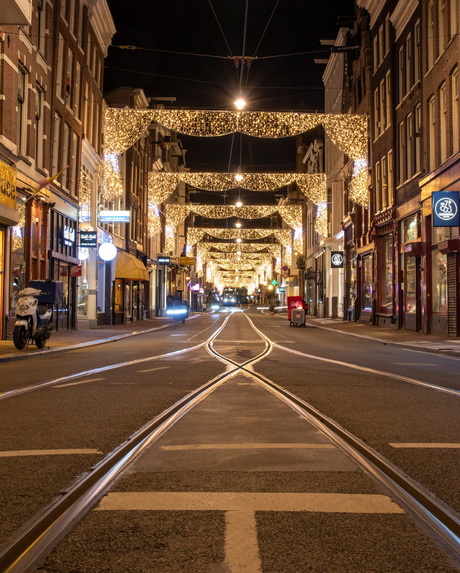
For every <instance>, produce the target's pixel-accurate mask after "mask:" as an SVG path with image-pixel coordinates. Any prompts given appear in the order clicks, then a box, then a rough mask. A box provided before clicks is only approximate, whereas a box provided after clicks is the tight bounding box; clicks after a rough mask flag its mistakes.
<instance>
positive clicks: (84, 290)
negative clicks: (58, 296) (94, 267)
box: [77, 261, 88, 316]
mask: <svg viewBox="0 0 460 573" xmlns="http://www.w3.org/2000/svg"><path fill="white" fill-rule="evenodd" d="M80 265H81V277H79V279H78V282H79V285H78V303H77V314H78V316H87V315H88V261H80Z"/></svg>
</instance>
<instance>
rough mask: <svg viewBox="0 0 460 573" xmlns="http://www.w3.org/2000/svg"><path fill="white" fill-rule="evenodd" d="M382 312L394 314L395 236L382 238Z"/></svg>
mask: <svg viewBox="0 0 460 573" xmlns="http://www.w3.org/2000/svg"><path fill="white" fill-rule="evenodd" d="M380 285H381V286H380V289H381V306H382V310H384V311H385V312H387V313H388V314H392V313H393V235H385V236H384V237H382V264H381V266H380Z"/></svg>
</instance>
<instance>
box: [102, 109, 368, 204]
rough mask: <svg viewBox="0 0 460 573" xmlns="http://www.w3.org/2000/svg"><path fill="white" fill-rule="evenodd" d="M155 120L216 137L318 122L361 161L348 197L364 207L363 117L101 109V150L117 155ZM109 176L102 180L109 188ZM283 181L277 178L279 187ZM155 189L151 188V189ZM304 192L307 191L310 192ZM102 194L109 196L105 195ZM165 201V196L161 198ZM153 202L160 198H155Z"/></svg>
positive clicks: (299, 128) (293, 131)
mask: <svg viewBox="0 0 460 573" xmlns="http://www.w3.org/2000/svg"><path fill="white" fill-rule="evenodd" d="M152 121H155V122H157V123H158V124H160V125H163V126H164V127H166V128H167V129H171V130H173V131H176V132H178V133H183V134H186V135H192V136H196V137H215V136H220V135H227V134H231V133H235V132H240V133H245V134H247V135H251V136H254V137H264V138H279V137H291V136H294V135H298V134H300V133H304V132H306V131H308V130H310V129H312V128H314V127H316V126H317V125H320V124H322V125H323V126H324V129H325V131H326V133H327V134H328V136H329V137H330V138H331V140H332V141H333V142H334V143H335V144H336V145H337V146H338V147H339V149H340V150H341V151H343V153H345V154H347V155H348V156H349V157H350V158H351V159H353V160H354V161H355V162H358V163H359V164H360V166H359V167H358V169H356V167H355V170H354V177H358V176H360V182H359V183H358V185H357V186H353V185H352V186H351V189H350V199H351V200H352V201H355V202H356V203H358V204H362V205H365V206H367V204H368V193H367V192H364V191H363V189H362V182H363V181H364V179H366V177H365V175H364V174H363V170H364V169H365V170H366V171H367V167H366V168H364V167H363V165H364V163H365V162H366V161H367V143H368V118H367V116H364V115H351V114H311V113H298V112H255V111H207V110H159V109H154V110H135V109H130V108H124V109H119V108H106V111H105V132H104V136H105V152H106V153H113V154H117V155H119V154H121V153H123V152H124V151H126V150H127V149H128V148H129V147H131V146H132V145H133V144H134V143H135V142H136V141H137V139H139V138H140V137H141V136H142V134H143V133H144V132H145V131H146V129H147V128H148V126H149V124H150V123H151V122H152ZM112 184H113V181H110V183H106V184H105V190H108V192H109V193H112V194H115V196H117V195H116V193H117V192H118V191H117V189H114V190H112V191H110V186H111V185H112ZM283 185H285V183H281V185H280V186H283ZM157 192H158V193H160V191H159V190H155V193H157ZM302 192H303V193H305V194H306V195H307V196H308V197H309V198H310V199H311V200H312V201H313V202H314V203H320V202H322V201H324V200H325V197H324V196H321V194H317V196H316V197H313V196H312V195H311V194H307V193H306V192H305V190H304V189H302ZM309 193H312V192H311V191H310V192H309ZM105 198H106V199H107V198H108V196H107V197H105ZM163 200H164V199H163ZM153 202H154V203H157V204H158V203H161V202H162V201H160V200H154V201H153Z"/></svg>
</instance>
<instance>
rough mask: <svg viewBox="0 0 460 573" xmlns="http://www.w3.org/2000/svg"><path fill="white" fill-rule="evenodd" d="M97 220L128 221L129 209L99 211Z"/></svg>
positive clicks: (106, 221)
mask: <svg viewBox="0 0 460 573" xmlns="http://www.w3.org/2000/svg"><path fill="white" fill-rule="evenodd" d="M99 221H100V222H101V223H129V221H130V212H129V211H100V213H99Z"/></svg>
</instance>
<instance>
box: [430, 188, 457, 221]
mask: <svg viewBox="0 0 460 573" xmlns="http://www.w3.org/2000/svg"><path fill="white" fill-rule="evenodd" d="M459 195H460V193H459V191H434V192H433V194H432V209H433V227H458V226H459V225H460V200H459Z"/></svg>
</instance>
